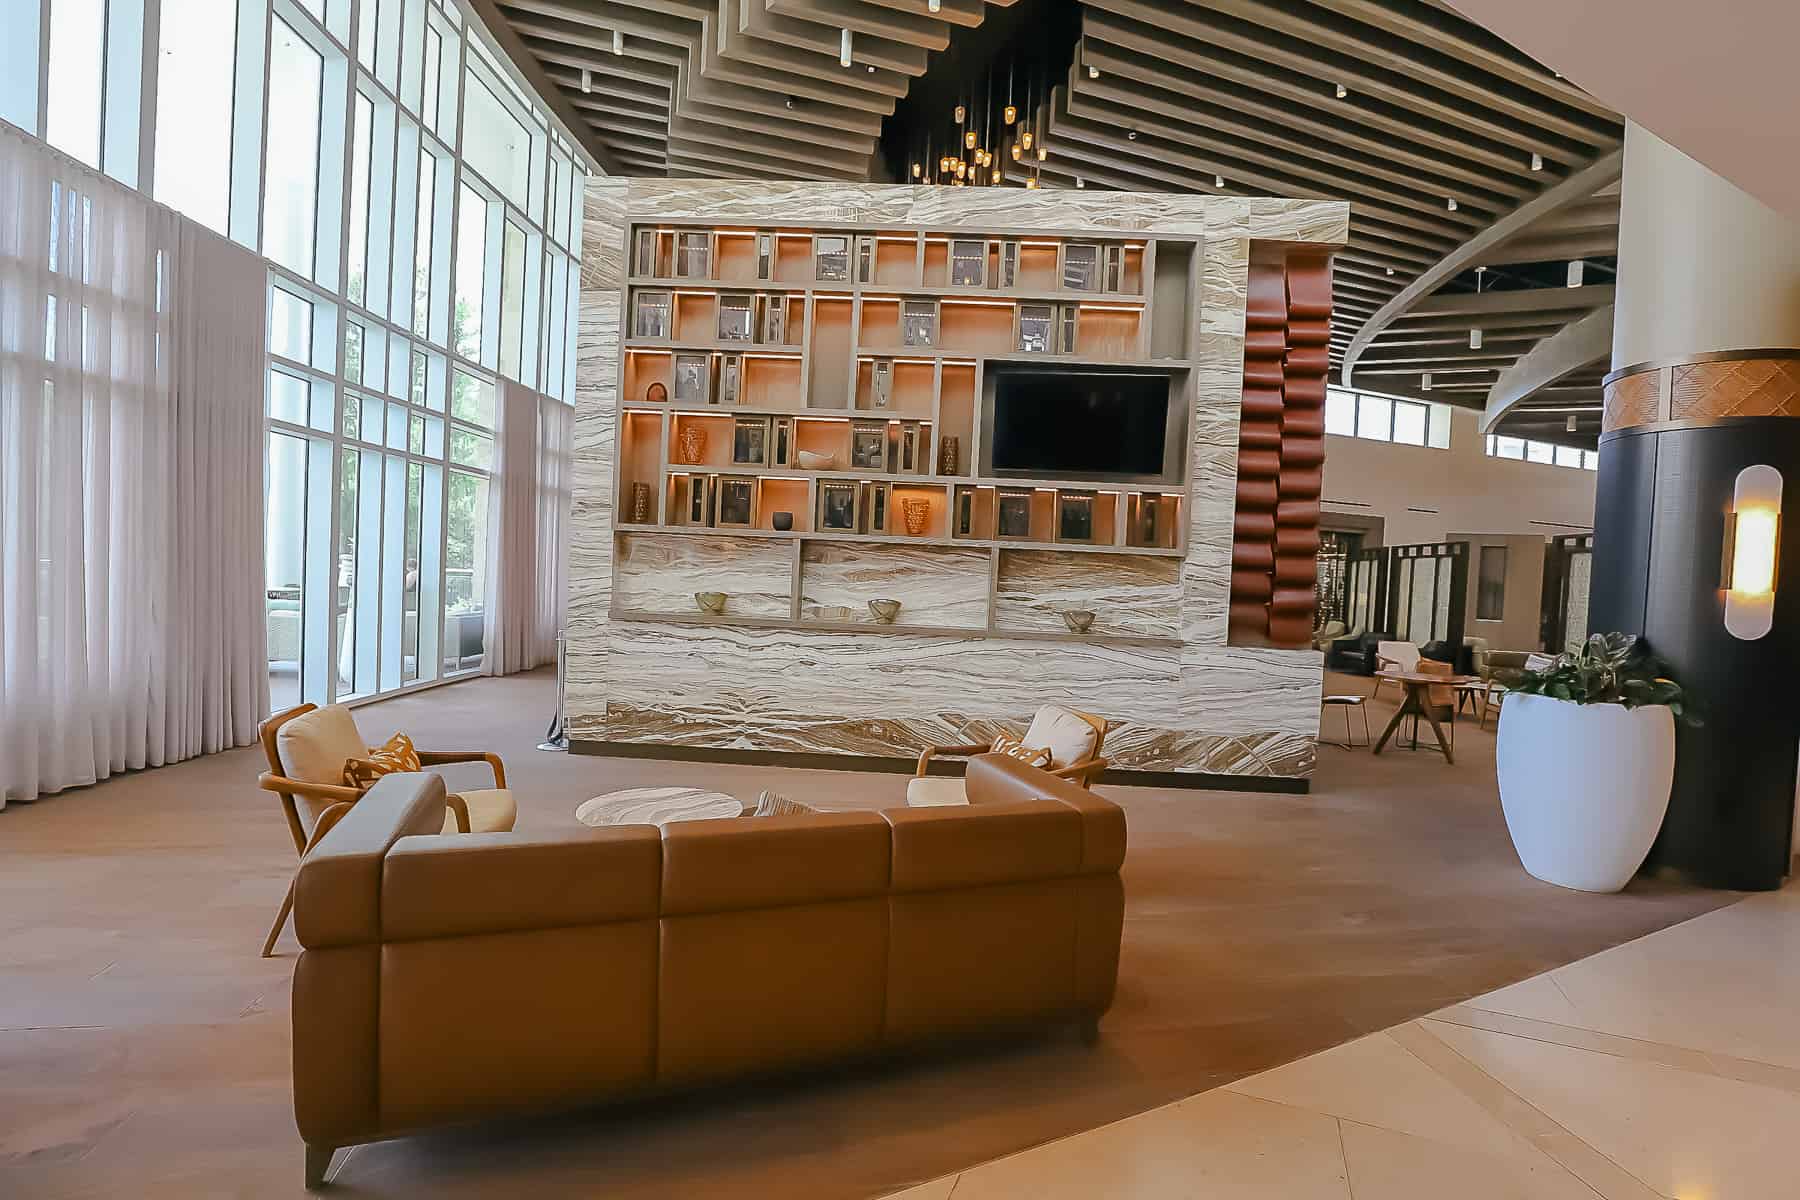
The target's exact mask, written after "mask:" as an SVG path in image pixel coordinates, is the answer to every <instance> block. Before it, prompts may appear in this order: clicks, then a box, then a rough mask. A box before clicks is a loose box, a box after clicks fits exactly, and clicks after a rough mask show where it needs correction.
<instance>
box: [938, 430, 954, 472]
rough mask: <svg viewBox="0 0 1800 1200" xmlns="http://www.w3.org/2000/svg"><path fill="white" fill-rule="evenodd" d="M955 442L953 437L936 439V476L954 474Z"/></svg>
mask: <svg viewBox="0 0 1800 1200" xmlns="http://www.w3.org/2000/svg"><path fill="white" fill-rule="evenodd" d="M957 449H958V448H957V441H956V439H955V438H953V437H947V438H939V439H938V474H939V475H954V474H956V458H957Z"/></svg>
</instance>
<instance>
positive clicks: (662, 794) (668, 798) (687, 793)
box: [575, 787, 744, 825]
mask: <svg viewBox="0 0 1800 1200" xmlns="http://www.w3.org/2000/svg"><path fill="white" fill-rule="evenodd" d="M743 814H744V806H743V804H742V803H741V802H740V801H737V800H734V799H732V798H731V797H730V796H727V795H726V794H725V793H724V792H714V791H708V790H706V789H705V788H695V787H642V788H626V789H625V790H624V791H619V792H607V793H606V794H605V795H602V796H595V797H594V798H593V799H592V800H587V801H584V802H583V803H582V805H581V807H580V808H577V809H576V810H575V819H576V820H577V821H580V822H581V823H582V824H583V825H667V824H668V823H669V822H671V821H705V820H713V819H717V818H720V817H739V816H742V815H743Z"/></svg>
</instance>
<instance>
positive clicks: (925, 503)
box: [900, 496, 931, 537]
mask: <svg viewBox="0 0 1800 1200" xmlns="http://www.w3.org/2000/svg"><path fill="white" fill-rule="evenodd" d="M900 512H901V515H902V516H904V517H905V518H906V532H907V534H908V535H909V536H912V537H924V536H925V528H926V526H927V525H929V524H930V522H931V501H929V500H921V499H919V498H918V497H916V496H915V497H911V498H909V499H906V500H902V501H901V502H900Z"/></svg>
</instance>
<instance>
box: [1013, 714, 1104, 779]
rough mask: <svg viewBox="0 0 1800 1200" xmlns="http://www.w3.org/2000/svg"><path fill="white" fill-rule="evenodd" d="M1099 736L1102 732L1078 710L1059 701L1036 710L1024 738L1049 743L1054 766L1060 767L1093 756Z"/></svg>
mask: <svg viewBox="0 0 1800 1200" xmlns="http://www.w3.org/2000/svg"><path fill="white" fill-rule="evenodd" d="M1099 739H1100V734H1099V732H1098V731H1097V730H1095V728H1094V727H1093V726H1092V725H1089V724H1088V723H1087V721H1086V720H1085V719H1083V718H1082V717H1081V716H1080V715H1078V714H1077V713H1075V712H1073V711H1072V710H1070V709H1067V708H1064V707H1063V706H1062V705H1060V704H1046V705H1044V707H1042V708H1040V709H1038V710H1037V716H1035V717H1033V718H1032V719H1031V728H1030V729H1027V730H1026V731H1025V736H1024V738H1023V739H1021V740H1023V741H1024V743H1025V744H1026V745H1027V746H1044V747H1047V748H1048V749H1049V751H1050V767H1051V769H1052V770H1058V771H1060V770H1061V769H1062V768H1064V767H1066V766H1068V765H1069V764H1071V763H1078V762H1081V761H1082V760H1084V759H1088V758H1092V757H1093V755H1094V750H1095V749H1096V743H1097V742H1098V741H1099Z"/></svg>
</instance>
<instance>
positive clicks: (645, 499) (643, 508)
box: [631, 483, 650, 525]
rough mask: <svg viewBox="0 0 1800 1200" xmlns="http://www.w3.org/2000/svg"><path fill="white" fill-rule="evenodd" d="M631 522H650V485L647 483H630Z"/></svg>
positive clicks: (645, 523)
mask: <svg viewBox="0 0 1800 1200" xmlns="http://www.w3.org/2000/svg"><path fill="white" fill-rule="evenodd" d="M631 523H632V524H633V525H648V524H649V523H650V485H649V484H647V483H634V484H632V485H631Z"/></svg>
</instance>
